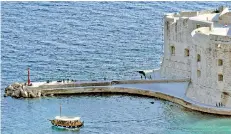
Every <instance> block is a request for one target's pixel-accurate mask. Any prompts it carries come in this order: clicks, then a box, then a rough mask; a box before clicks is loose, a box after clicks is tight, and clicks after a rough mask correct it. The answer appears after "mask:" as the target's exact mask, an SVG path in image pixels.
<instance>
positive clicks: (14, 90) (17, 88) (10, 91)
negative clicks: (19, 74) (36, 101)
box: [4, 82, 41, 98]
mask: <svg viewBox="0 0 231 134" xmlns="http://www.w3.org/2000/svg"><path fill="white" fill-rule="evenodd" d="M4 96H5V97H6V96H11V97H14V98H21V97H23V98H36V97H40V96H41V91H40V90H38V89H36V90H33V89H29V88H28V86H27V85H25V84H24V83H17V82H16V83H13V84H12V85H9V86H8V87H6V88H5V94H4Z"/></svg>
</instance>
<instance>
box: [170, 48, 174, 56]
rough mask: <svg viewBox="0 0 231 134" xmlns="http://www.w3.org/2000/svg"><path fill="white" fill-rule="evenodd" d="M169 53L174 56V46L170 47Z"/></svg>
mask: <svg viewBox="0 0 231 134" xmlns="http://www.w3.org/2000/svg"><path fill="white" fill-rule="evenodd" d="M170 49H171V50H170V51H171V55H175V47H174V46H171V47H170Z"/></svg>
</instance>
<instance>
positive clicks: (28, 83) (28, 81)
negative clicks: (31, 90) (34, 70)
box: [28, 68, 30, 86]
mask: <svg viewBox="0 0 231 134" xmlns="http://www.w3.org/2000/svg"><path fill="white" fill-rule="evenodd" d="M29 85H30V68H28V86H29Z"/></svg>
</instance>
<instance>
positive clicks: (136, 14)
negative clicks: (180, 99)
mask: <svg viewBox="0 0 231 134" xmlns="http://www.w3.org/2000/svg"><path fill="white" fill-rule="evenodd" d="M222 5H224V6H229V7H230V6H231V3H230V2H2V3H1V93H2V94H1V96H2V98H1V117H2V118H1V131H2V133H4V134H46V133H47V134H50V133H54V134H56V133H57V134H61V133H81V134H84V133H86V134H89V133H124V134H129V133H145V134H147V133H161V134H164V133H166V134H167V133H176V134H180V133H183V134H185V133H230V131H231V126H230V124H231V119H230V118H227V117H221V116H215V115H209V114H203V113H200V112H194V111H191V110H188V109H185V108H183V107H181V106H179V105H177V104H174V103H171V102H167V101H162V100H158V99H154V98H143V97H135V96H133V97H132V96H122V95H115V96H111V95H108V96H101V95H95V96H60V97H45V98H37V99H13V98H10V97H7V98H4V97H3V93H4V88H5V87H6V86H7V85H9V84H11V83H13V82H16V81H20V82H25V81H26V80H27V68H28V67H29V68H30V70H31V81H32V82H33V81H46V80H60V79H75V80H88V81H92V80H104V78H106V80H116V79H117V80H118V79H119V80H127V79H135V78H136V77H137V75H138V74H137V73H135V71H136V70H140V69H154V68H158V67H159V66H160V59H161V56H162V55H163V30H162V28H163V15H164V14H165V13H172V12H179V11H183V10H184V11H185V10H193V11H196V10H206V9H216V8H218V7H219V6H222ZM150 102H154V104H152V103H150ZM60 103H61V104H62V114H63V115H71V116H75V115H76V116H81V117H82V119H83V120H84V122H85V124H84V127H83V128H81V129H80V130H78V131H66V130H60V129H56V128H54V127H52V126H51V123H50V122H49V120H48V119H52V118H54V117H55V116H56V115H59V104H60Z"/></svg>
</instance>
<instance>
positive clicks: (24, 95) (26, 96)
mask: <svg viewBox="0 0 231 134" xmlns="http://www.w3.org/2000/svg"><path fill="white" fill-rule="evenodd" d="M20 94H21V97H23V98H28V93H27V91H25V90H23V89H20Z"/></svg>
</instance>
